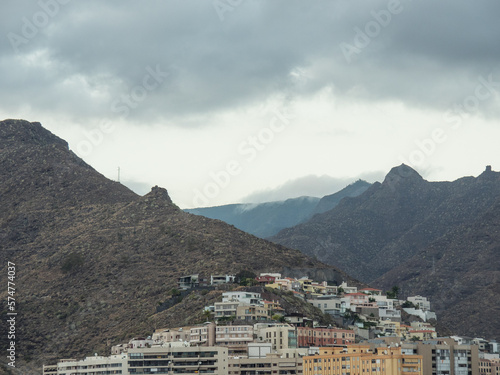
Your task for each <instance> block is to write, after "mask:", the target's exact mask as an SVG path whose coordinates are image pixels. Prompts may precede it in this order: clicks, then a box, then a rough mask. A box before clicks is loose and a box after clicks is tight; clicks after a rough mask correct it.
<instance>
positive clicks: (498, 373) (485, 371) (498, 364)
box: [479, 358, 500, 375]
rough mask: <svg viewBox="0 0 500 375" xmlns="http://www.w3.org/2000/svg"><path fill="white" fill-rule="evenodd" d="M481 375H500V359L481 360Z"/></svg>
mask: <svg viewBox="0 0 500 375" xmlns="http://www.w3.org/2000/svg"><path fill="white" fill-rule="evenodd" d="M479 374H480V375H500V359H498V358H495V359H487V358H479Z"/></svg>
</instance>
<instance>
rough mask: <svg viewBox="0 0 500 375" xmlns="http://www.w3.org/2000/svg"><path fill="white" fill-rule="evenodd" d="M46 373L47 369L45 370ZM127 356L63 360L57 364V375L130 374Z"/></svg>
mask: <svg viewBox="0 0 500 375" xmlns="http://www.w3.org/2000/svg"><path fill="white" fill-rule="evenodd" d="M44 371H45V369H44ZM128 373H129V372H128V365H127V355H126V354H120V355H112V356H110V357H102V356H92V357H87V358H85V359H83V360H80V361H78V360H75V359H62V360H60V361H59V362H58V363H57V375H114V374H128Z"/></svg>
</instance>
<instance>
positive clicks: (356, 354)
mask: <svg viewBox="0 0 500 375" xmlns="http://www.w3.org/2000/svg"><path fill="white" fill-rule="evenodd" d="M319 353H320V354H319V355H314V356H306V357H304V358H303V360H304V362H303V372H304V375H422V374H423V370H422V356H421V355H405V354H402V353H401V348H399V347H393V348H378V349H375V350H373V351H372V350H370V346H369V345H346V346H344V347H332V348H320V350H319Z"/></svg>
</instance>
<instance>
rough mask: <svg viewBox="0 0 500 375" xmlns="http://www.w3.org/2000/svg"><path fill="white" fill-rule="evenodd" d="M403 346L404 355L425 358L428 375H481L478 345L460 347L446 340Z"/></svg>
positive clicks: (425, 369)
mask: <svg viewBox="0 0 500 375" xmlns="http://www.w3.org/2000/svg"><path fill="white" fill-rule="evenodd" d="M401 346H402V350H403V352H404V353H408V354H419V355H421V356H423V358H424V374H426V375H479V354H478V353H479V351H478V347H477V345H458V344H456V343H455V341H454V340H453V339H450V338H444V339H435V340H429V341H423V342H418V343H414V344H409V343H404V344H402V345H401Z"/></svg>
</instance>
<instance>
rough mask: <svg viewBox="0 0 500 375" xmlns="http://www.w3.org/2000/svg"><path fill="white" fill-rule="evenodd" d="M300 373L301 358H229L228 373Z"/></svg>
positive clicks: (259, 374)
mask: <svg viewBox="0 0 500 375" xmlns="http://www.w3.org/2000/svg"><path fill="white" fill-rule="evenodd" d="M274 374H279V375H302V358H297V357H296V358H281V356H280V355H279V354H268V355H267V356H266V357H264V358H230V359H229V371H228V375H274Z"/></svg>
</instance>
